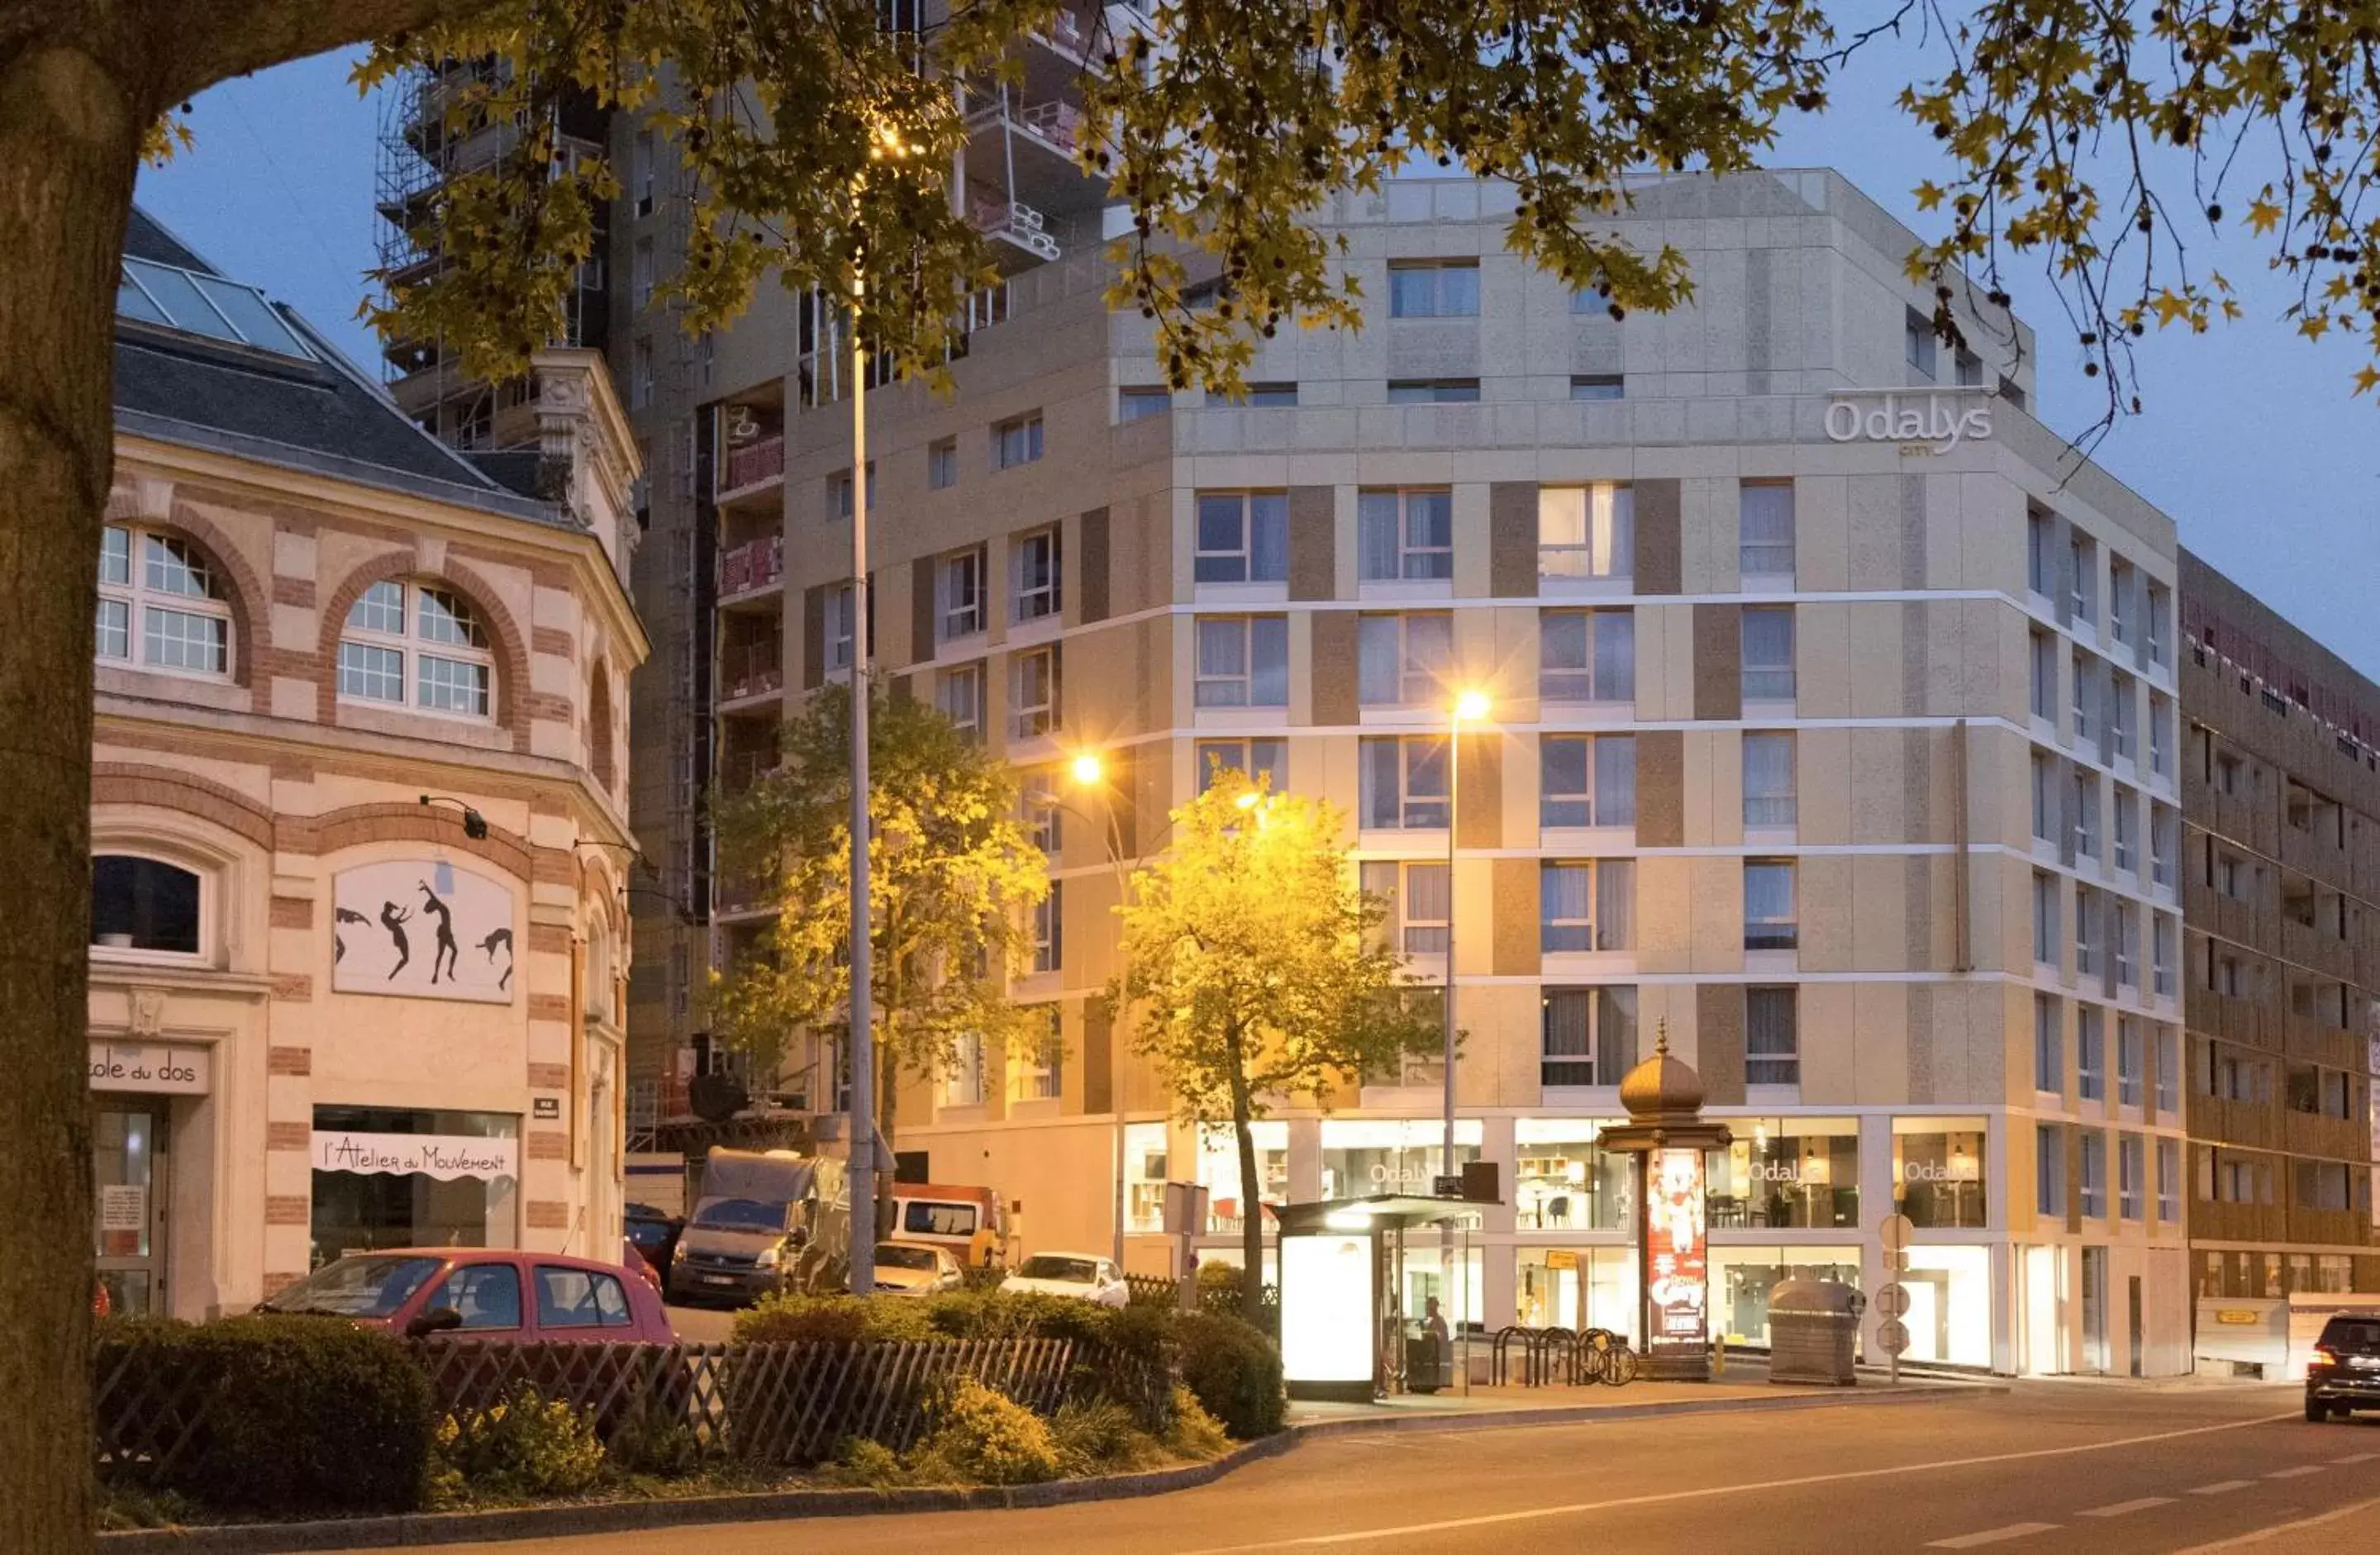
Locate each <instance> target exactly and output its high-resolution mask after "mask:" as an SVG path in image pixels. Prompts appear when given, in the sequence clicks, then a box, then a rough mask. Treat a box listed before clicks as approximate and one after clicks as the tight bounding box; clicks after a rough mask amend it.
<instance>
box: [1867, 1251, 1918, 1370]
mask: <svg viewBox="0 0 2380 1555" xmlns="http://www.w3.org/2000/svg"><path fill="white" fill-rule="evenodd" d="M1915 1229H1916V1227H1914V1226H1913V1225H1912V1224H1911V1223H1910V1220H1909V1217H1908V1216H1906V1215H1887V1216H1886V1217H1885V1218H1884V1223H1883V1224H1881V1225H1879V1226H1878V1227H1876V1240H1877V1241H1879V1242H1880V1243H1882V1244H1883V1245H1884V1268H1885V1272H1886V1274H1887V1275H1888V1276H1889V1278H1888V1280H1887V1281H1886V1282H1885V1286H1884V1288H1883V1289H1882V1290H1880V1291H1878V1292H1876V1314H1877V1316H1878V1317H1880V1318H1883V1319H1884V1320H1883V1321H1882V1322H1880V1323H1878V1324H1876V1348H1878V1349H1879V1350H1882V1351H1883V1352H1884V1355H1885V1378H1884V1379H1885V1383H1886V1385H1887V1386H1888V1387H1896V1388H1897V1387H1899V1386H1900V1353H1901V1352H1902V1351H1903V1350H1906V1349H1908V1348H1909V1325H1908V1324H1906V1323H1904V1322H1902V1321H1901V1318H1905V1317H1907V1316H1908V1315H1909V1288H1908V1287H1907V1286H1905V1285H1903V1284H1902V1283H1901V1282H1900V1275H1901V1271H1902V1270H1906V1269H1907V1268H1908V1267H1909V1235H1910V1233H1911V1232H1913V1231H1914V1230H1915Z"/></svg>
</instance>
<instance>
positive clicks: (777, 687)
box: [719, 638, 785, 706]
mask: <svg viewBox="0 0 2380 1555" xmlns="http://www.w3.org/2000/svg"><path fill="white" fill-rule="evenodd" d="M784 686H785V645H784V643H783V640H782V639H780V638H767V639H764V640H762V641H759V642H745V643H736V644H735V645H733V646H731V647H729V648H726V649H724V650H722V651H721V653H720V656H719V700H720V703H721V705H722V706H724V705H725V704H727V703H729V702H740V701H743V700H745V699H747V698H751V697H766V696H771V695H774V694H775V693H777V692H780V691H783V689H784Z"/></svg>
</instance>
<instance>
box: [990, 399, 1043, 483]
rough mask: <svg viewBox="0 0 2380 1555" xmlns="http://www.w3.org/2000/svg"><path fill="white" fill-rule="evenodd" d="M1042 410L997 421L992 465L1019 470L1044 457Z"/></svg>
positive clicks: (994, 467)
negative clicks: (1042, 454) (1042, 452)
mask: <svg viewBox="0 0 2380 1555" xmlns="http://www.w3.org/2000/svg"><path fill="white" fill-rule="evenodd" d="M1041 435H1042V434H1041V412H1039V411H1038V410H1033V411H1027V412H1026V414H1024V415H1022V416H1011V417H1010V418H1008V419H1006V420H1004V421H995V422H993V423H992V428H991V468H993V469H994V470H995V471H997V470H1003V469H1017V468H1022V467H1023V466H1026V465H1029V464H1034V463H1037V462H1038V461H1039V459H1040V457H1041Z"/></svg>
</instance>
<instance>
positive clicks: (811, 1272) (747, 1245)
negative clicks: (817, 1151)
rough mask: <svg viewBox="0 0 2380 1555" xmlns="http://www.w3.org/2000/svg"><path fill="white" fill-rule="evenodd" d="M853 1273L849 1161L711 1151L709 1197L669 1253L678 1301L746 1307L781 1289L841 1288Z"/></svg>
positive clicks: (671, 1287)
mask: <svg viewBox="0 0 2380 1555" xmlns="http://www.w3.org/2000/svg"><path fill="white" fill-rule="evenodd" d="M850 1270H851V1189H850V1184H849V1180H848V1178H846V1176H845V1175H844V1162H843V1161H842V1160H839V1159H836V1158H832V1157H826V1156H805V1155H799V1154H796V1153H795V1152H794V1151H791V1150H765V1151H763V1150H731V1149H728V1148H725V1147H723V1146H718V1145H714V1146H712V1147H711V1148H710V1154H709V1155H708V1156H706V1157H705V1158H704V1160H703V1169H702V1193H701V1195H700V1197H698V1198H697V1199H696V1200H695V1206H694V1213H693V1215H692V1216H691V1217H689V1218H688V1219H687V1221H686V1229H685V1231H684V1232H683V1233H681V1234H680V1235H679V1237H678V1240H677V1246H676V1248H675V1250H674V1251H673V1252H672V1253H671V1254H670V1268H669V1274H668V1277H667V1280H666V1286H667V1291H668V1295H669V1299H670V1300H672V1301H674V1302H676V1303H678V1304H680V1305H681V1306H685V1305H691V1304H693V1303H695V1302H699V1301H725V1302H728V1303H731V1304H733V1305H735V1306H747V1305H749V1304H750V1303H752V1302H754V1301H757V1300H759V1298H760V1297H762V1296H764V1295H767V1294H771V1292H775V1291H831V1290H841V1289H842V1288H843V1287H844V1282H845V1281H846V1280H847V1279H848V1278H849V1277H850Z"/></svg>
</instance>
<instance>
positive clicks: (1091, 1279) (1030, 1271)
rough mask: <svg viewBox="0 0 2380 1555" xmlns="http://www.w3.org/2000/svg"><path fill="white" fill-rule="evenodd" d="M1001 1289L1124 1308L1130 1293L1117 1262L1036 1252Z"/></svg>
mask: <svg viewBox="0 0 2380 1555" xmlns="http://www.w3.org/2000/svg"><path fill="white" fill-rule="evenodd" d="M1000 1288H1001V1289H1002V1290H1003V1291H1038V1292H1039V1293H1040V1294H1043V1295H1061V1296H1075V1297H1077V1298H1079V1299H1081V1300H1083V1301H1095V1302H1098V1303H1099V1305H1100V1306H1123V1304H1124V1301H1125V1298H1126V1296H1127V1295H1128V1294H1129V1292H1128V1290H1127V1287H1126V1286H1125V1284H1124V1282H1123V1273H1122V1272H1121V1271H1120V1270H1118V1269H1117V1268H1116V1266H1115V1262H1114V1260H1113V1259H1111V1258H1103V1257H1099V1256H1098V1255H1097V1254H1095V1253H1036V1254H1034V1255H1033V1256H1032V1257H1029V1258H1026V1260H1025V1261H1024V1262H1023V1263H1021V1264H1018V1265H1017V1266H1016V1272H1015V1273H1014V1274H1011V1275H1010V1276H1009V1277H1008V1278H1007V1279H1005V1280H1002V1282H1000Z"/></svg>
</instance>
